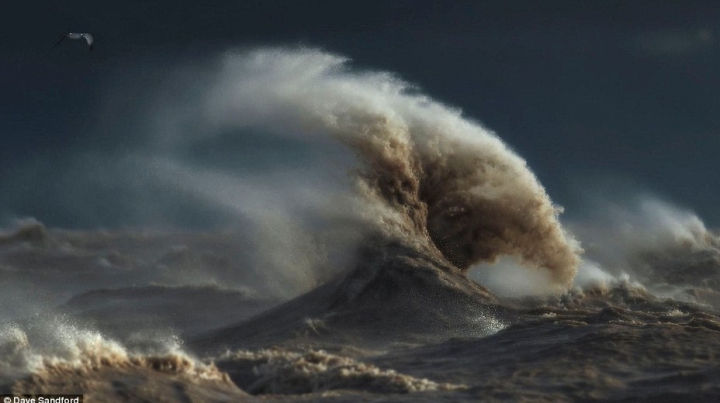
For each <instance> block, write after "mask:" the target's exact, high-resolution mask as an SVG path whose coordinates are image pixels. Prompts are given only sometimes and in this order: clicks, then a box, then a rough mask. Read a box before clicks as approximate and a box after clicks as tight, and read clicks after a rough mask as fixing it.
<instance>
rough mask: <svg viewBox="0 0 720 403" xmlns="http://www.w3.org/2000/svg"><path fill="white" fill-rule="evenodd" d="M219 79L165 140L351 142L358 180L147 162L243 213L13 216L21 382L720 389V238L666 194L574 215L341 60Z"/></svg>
mask: <svg viewBox="0 0 720 403" xmlns="http://www.w3.org/2000/svg"><path fill="white" fill-rule="evenodd" d="M202 74H203V79H202V80H199V81H200V82H202V83H203V85H204V86H203V87H202V88H201V89H199V90H197V89H193V91H190V92H191V93H192V98H193V99H192V100H191V101H188V105H192V106H193V108H190V109H188V107H187V105H186V104H183V103H182V102H180V101H177V102H175V103H173V102H170V100H168V101H167V105H165V106H163V108H165V109H162V108H161V111H160V112H158V113H159V114H164V115H165V116H176V117H177V116H183V119H185V120H183V123H186V124H185V125H183V126H184V127H185V128H186V129H185V130H178V132H177V133H175V132H170V134H168V131H167V130H164V131H163V133H162V135H158V136H155V135H152V136H151V137H153V139H152V142H153V143H154V144H155V147H154V148H153V150H155V149H158V148H160V149H167V148H173V149H177V148H178V147H180V148H182V147H189V148H193V147H195V146H196V145H197V144H202V143H203V142H207V141H213V140H217V139H218V138H220V139H226V138H227V137H228V136H230V137H232V136H243V135H246V134H247V132H248V130H250V131H256V132H257V133H263V135H264V136H269V137H271V138H276V139H280V140H281V141H282V140H283V139H290V138H293V139H297V138H300V139H302V141H304V142H307V143H308V144H314V143H324V142H328V141H330V142H336V143H337V144H338V145H340V146H341V147H342V148H343V149H344V150H346V151H347V152H349V154H347V155H348V158H344V160H345V162H347V161H352V162H351V163H350V166H349V167H348V166H344V165H343V164H339V165H338V167H340V166H342V168H332V167H330V168H328V167H327V166H326V165H322V164H318V166H317V167H315V168H317V169H318V170H320V171H322V170H323V169H325V170H327V169H331V170H332V169H340V170H347V175H343V177H345V180H344V181H341V182H342V184H336V183H334V182H332V181H328V182H326V183H325V182H324V181H320V182H323V183H322V184H317V183H314V182H312V181H311V180H309V179H307V178H305V176H310V177H311V176H313V175H317V172H316V171H315V170H313V169H309V170H308V171H306V172H302V173H297V172H295V173H293V174H292V175H293V176H292V180H290V181H283V180H280V179H278V175H277V174H276V173H275V174H267V173H264V174H253V173H247V172H234V173H233V172H229V171H227V170H225V171H222V172H221V171H219V170H216V169H210V168H207V167H201V166H195V165H192V164H188V163H187V161H185V160H182V159H181V158H178V157H177V155H178V154H177V153H176V154H171V153H154V152H147V151H145V152H138V153H134V154H133V155H129V156H127V158H124V159H122V161H121V162H120V163H119V164H120V165H121V166H125V167H127V166H132V167H135V168H138V167H141V168H142V169H143V170H144V171H143V172H146V174H145V175H146V176H149V177H151V179H145V180H150V181H153V182H154V183H158V182H160V183H163V186H167V187H173V188H175V189H179V190H180V191H182V192H184V193H185V194H186V195H188V197H191V198H193V199H194V200H199V201H202V202H207V203H208V204H210V205H212V206H216V207H218V208H225V209H234V210H236V211H238V214H240V215H241V216H243V219H244V221H242V222H243V224H235V223H233V224H229V225H228V226H227V228H226V229H222V230H202V231H201V230H173V229H167V228H165V229H162V230H160V229H111V230H83V231H70V230H61V229H47V228H45V226H44V225H43V224H42V223H40V222H38V221H34V220H27V219H26V220H19V221H17V222H16V223H15V224H14V226H8V227H7V228H6V229H4V230H3V233H2V235H0V272H1V275H2V279H3V281H2V283H0V303H1V304H2V306H3V310H2V312H0V323H1V325H0V326H1V327H0V388H2V391H3V392H4V393H16V394H21V393H30V394H33V393H83V394H85V396H86V401H108V402H110V401H155V400H157V401H198V402H200V401H203V402H204V401H207V402H211V401H218V402H219V401H252V400H255V399H260V398H262V399H264V400H278V401H317V400H327V401H358V400H364V401H412V402H415V401H428V402H435V401H478V400H481V401H520V400H523V399H525V400H526V401H548V402H550V401H552V402H556V401H604V400H613V401H653V402H655V401H717V399H720V367H719V366H718V365H717V363H718V352H719V351H720V317H719V316H718V309H720V238H718V236H717V235H716V234H714V233H713V232H712V231H710V230H708V229H706V228H705V226H704V224H703V223H702V221H700V219H699V218H697V217H696V216H694V215H693V214H692V213H690V212H686V211H683V210H682V209H679V208H676V207H674V206H671V205H668V204H665V203H663V202H661V201H659V200H656V199H652V198H648V197H643V198H638V199H637V200H635V201H632V202H628V205H627V206H626V207H624V208H612V209H608V211H607V212H598V215H600V216H601V218H600V219H595V218H592V217H591V218H588V220H586V221H579V222H572V223H567V224H566V225H563V224H562V223H561V221H560V217H559V214H560V213H561V209H560V208H559V207H558V206H556V205H554V204H553V203H552V201H551V199H550V197H549V196H548V195H547V194H546V192H545V190H544V188H543V187H542V185H541V184H540V183H539V182H538V180H537V179H536V177H535V175H534V174H533V173H532V171H531V170H530V169H529V168H528V167H527V166H526V164H525V161H524V160H523V159H522V158H521V157H519V156H518V155H517V154H515V153H514V152H513V151H512V150H511V149H510V148H508V147H507V146H506V145H505V144H504V143H503V142H502V141H501V140H500V139H499V138H498V137H497V136H496V135H495V134H494V133H492V132H490V131H488V130H487V129H485V128H483V127H482V126H481V125H479V124H478V123H476V122H473V121H471V120H469V119H467V118H465V117H463V116H462V114H461V113H460V112H459V111H457V110H454V109H451V108H448V107H446V106H444V105H442V104H440V103H438V102H435V101H433V100H432V99H430V98H428V97H426V96H424V95H422V94H420V93H418V91H417V90H416V89H414V88H412V87H410V86H408V85H407V84H406V83H404V82H402V81H401V80H400V79H398V78H397V77H395V76H393V75H389V74H387V73H380V72H356V71H353V70H351V69H350V68H348V67H347V61H346V60H345V59H343V58H341V57H338V56H335V55H331V54H327V53H324V52H321V51H317V50H308V49H261V50H256V51H251V52H240V53H229V54H226V55H224V56H223V57H221V58H220V61H219V62H218V63H214V64H213V66H212V67H211V68H208V69H207V71H205V72H203V73H202ZM178 103H180V104H182V105H179V106H178V105H177V104H178ZM171 104H172V105H171ZM176 109H177V110H176ZM187 110H193V111H194V112H195V113H194V114H191V115H190V116H188V114H187ZM187 127H191V128H193V130H190V132H188V130H187ZM180 154H182V153H180ZM123 164H124V165H123ZM253 175H255V176H253ZM319 175H321V176H322V174H319ZM280 177H282V175H280ZM107 180H112V178H107ZM289 182H292V183H289ZM238 189H240V190H238ZM570 229H571V230H572V231H570ZM571 232H572V234H574V235H572V234H571ZM580 241H582V247H581V242H580ZM583 249H584V250H583Z"/></svg>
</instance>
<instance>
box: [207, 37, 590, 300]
mask: <svg viewBox="0 0 720 403" xmlns="http://www.w3.org/2000/svg"><path fill="white" fill-rule="evenodd" d="M206 106H207V109H206V118H207V119H208V120H209V121H210V122H211V123H212V124H214V125H216V126H217V127H221V128H227V127H234V128H237V127H250V128H261V129H262V130H270V131H272V132H275V133H278V134H281V135H287V134H288V133H292V134H298V135H300V134H304V135H314V134H318V133H319V134H325V135H330V136H332V137H333V138H335V139H337V140H339V141H340V142H342V143H343V144H345V145H347V146H349V147H350V148H351V149H352V150H354V152H355V153H356V154H357V156H358V158H359V160H360V161H361V166H360V167H359V168H358V169H357V170H356V171H355V179H356V181H355V184H356V188H357V190H358V191H359V193H360V194H361V196H362V200H363V201H364V202H365V207H364V211H363V213H364V215H365V216H366V217H368V218H370V219H371V220H373V221H374V222H375V223H377V224H379V228H380V229H381V230H382V231H384V232H385V233H386V234H389V235H391V236H393V237H395V238H401V239H403V240H405V241H406V242H408V243H410V244H413V245H416V246H417V247H418V248H420V249H422V250H424V251H425V252H427V253H432V254H435V255H437V256H441V257H443V258H444V259H445V260H447V261H449V262H451V263H452V264H453V265H454V266H455V267H458V268H460V269H462V270H465V269H468V268H469V267H470V266H472V265H473V264H476V263H478V262H493V261H495V260H496V259H498V258H499V257H500V256H503V255H513V256H517V257H518V258H519V259H520V260H521V262H522V263H523V264H524V265H526V266H530V267H535V268H542V269H545V270H547V271H548V272H549V273H550V274H551V278H552V281H553V283H555V284H556V285H558V286H567V285H569V284H570V283H571V281H572V279H573V276H574V274H575V271H576V268H577V265H578V263H579V257H578V255H579V253H580V247H579V244H578V243H577V242H575V241H574V239H573V238H572V237H571V236H570V235H569V234H567V233H566V232H565V231H564V230H563V228H562V226H561V225H560V223H559V222H558V214H559V213H560V211H561V209H560V208H559V207H557V206H555V205H553V203H552V202H551V200H550V198H549V197H548V195H547V193H546V192H545V189H544V188H543V187H542V186H541V185H540V183H539V182H538V180H537V179H536V177H535V175H534V174H533V173H532V172H531V171H530V170H529V169H528V167H527V166H526V163H525V161H524V160H523V159H522V158H520V157H519V156H517V155H516V154H515V153H514V152H512V151H511V150H510V149H509V148H508V147H507V146H506V145H505V144H504V143H503V142H502V141H501V140H500V139H499V138H498V137H497V136H496V135H495V134H493V133H492V132H490V131H488V130H486V129H484V128H483V127H482V126H480V125H479V124H477V123H475V122H473V121H470V120H469V119H467V118H465V117H463V116H462V114H461V112H460V111H458V110H454V109H451V108H449V107H447V106H444V105H442V104H440V103H438V102H436V101H433V100H431V99H429V98H427V97H426V96H423V95H421V94H418V93H417V91H415V89H414V88H413V87H411V86H410V85H408V84H407V83H405V82H403V81H401V80H399V79H398V78H396V77H394V76H392V75H390V74H387V73H381V72H355V71H352V70H351V69H349V68H348V66H347V59H345V58H342V57H339V56H336V55H332V54H328V53H324V52H322V51H318V50H310V49H299V50H287V49H263V50H257V51H253V52H249V53H242V54H229V55H227V56H226V57H225V58H224V60H223V63H222V66H221V70H220V73H219V74H218V78H217V79H216V81H215V82H214V85H212V86H211V88H210V90H209V91H208V95H207V102H206Z"/></svg>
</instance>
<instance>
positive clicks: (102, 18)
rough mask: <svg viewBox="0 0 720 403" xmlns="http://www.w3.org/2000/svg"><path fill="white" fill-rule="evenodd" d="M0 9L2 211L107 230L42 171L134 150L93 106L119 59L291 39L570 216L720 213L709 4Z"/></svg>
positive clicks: (716, 70) (165, 59)
mask: <svg viewBox="0 0 720 403" xmlns="http://www.w3.org/2000/svg"><path fill="white" fill-rule="evenodd" d="M0 21H1V22H2V23H1V24H0V30H1V31H2V40H1V41H0V88H2V92H0V136H1V137H0V139H1V143H0V215H2V214H4V215H6V216H33V217H37V218H38V219H40V220H41V221H43V222H46V223H47V224H49V225H54V226H65V227H72V226H92V225H115V224H117V223H118V222H119V221H118V220H119V219H117V218H113V219H110V218H107V217H105V216H104V212H103V209H102V208H99V207H95V209H96V210H97V212H96V214H91V215H89V216H85V217H84V218H83V219H82V220H80V221H78V217H76V216H75V215H73V214H72V213H68V212H67V211H65V210H64V208H63V206H64V205H65V204H67V201H65V202H59V201H58V200H60V199H63V198H64V197H65V196H63V195H61V194H59V193H61V192H62V189H61V188H59V187H58V186H54V183H55V182H57V179H58V178H57V177H56V175H58V172H61V171H63V170H64V169H65V167H66V166H67V165H68V164H70V165H72V162H71V161H72V160H74V159H76V158H81V157H82V155H83V153H86V152H87V151H88V150H94V151H97V150H104V152H112V150H118V149H122V148H123V147H131V146H132V143H133V141H134V140H133V134H132V133H130V132H128V133H127V135H125V136H120V138H118V137H119V136H118V133H116V132H112V131H111V130H107V127H106V126H107V119H108V117H107V116H106V114H107V110H108V107H107V105H106V104H104V103H103V99H104V94H105V93H106V92H107V91H108V89H109V88H114V87H116V86H117V83H116V82H117V80H118V77H123V72H124V71H125V69H128V70H131V71H132V74H133V76H132V77H134V78H131V79H130V82H133V80H135V82H136V85H137V86H143V85H144V83H150V82H154V81H156V80H158V79H161V76H158V74H157V68H158V66H160V67H162V66H163V63H171V62H170V61H171V60H174V59H178V58H183V59H192V58H194V57H202V55H205V54H210V53H212V52H217V51H222V50H224V49H226V48H229V47H233V46H255V45H298V44H300V45H306V46H316V47H321V48H323V49H326V50H329V51H332V52H336V53H340V54H343V55H345V56H348V57H350V58H352V59H353V63H354V65H355V66H359V67H362V68H371V69H375V70H388V71H392V72H395V73H398V74H399V75H400V76H401V77H403V78H404V79H406V80H408V81H410V82H412V83H414V84H417V85H418V86H420V87H421V88H422V90H423V91H424V92H426V93H427V94H429V95H430V96H432V97H433V98H435V99H438V100H440V101H442V102H445V103H447V104H449V105H452V106H455V107H459V108H461V109H462V110H463V111H464V113H465V114H466V115H467V116H469V117H471V118H473V119H476V120H479V121H480V122H482V123H483V124H484V125H485V126H487V127H488V128H490V129H492V130H494V131H495V132H497V133H498V134H499V135H500V137H501V138H503V139H504V140H505V141H506V142H507V143H508V144H510V145H511V146H512V147H513V148H514V149H515V150H516V151H517V152H518V153H519V154H520V155H521V156H523V157H524V158H526V159H527V161H528V164H529V166H530V167H531V168H532V169H533V170H534V171H535V172H536V174H537V175H538V177H539V178H540V181H541V182H542V183H543V184H544V185H545V186H546V187H547V189H548V192H549V193H550V195H551V197H552V198H553V199H554V200H555V201H556V202H558V203H559V204H562V205H565V206H566V208H567V213H568V214H569V215H572V214H573V208H577V209H579V207H577V206H579V205H580V204H581V201H580V197H579V196H580V193H582V192H581V189H584V188H587V187H588V184H589V183H595V184H598V188H599V189H603V190H601V191H605V192H612V191H613V189H614V188H615V184H616V183H617V184H628V183H630V184H632V186H633V187H638V188H641V189H643V190H648V191H651V192H653V193H654V194H657V195H660V196H661V197H663V198H665V199H667V200H670V201H672V202H674V203H676V204H678V205H681V206H684V207H687V208H690V209H692V210H694V211H696V212H697V213H699V214H700V216H701V217H703V218H704V219H705V220H706V221H707V222H708V223H709V224H710V225H712V226H718V225H720V209H718V208H717V201H718V200H720V183H719V182H718V181H717V179H716V178H717V173H719V172H720V159H718V157H717V156H718V151H719V150H720V113H719V112H720V78H719V75H720V2H717V1H707V2H700V1H683V2H680V1H676V2H670V1H628V0H623V1H577V0H573V1H445V2H441V1H420V0H416V1H392V2H391V1H387V2H373V1H361V2H348V1H268V0H265V1H242V0H236V1H207V2H200V1H183V0H178V1H167V0H162V1H153V0H149V1H117V2H105V1H92V2H90V1H74V2H72V1H71V2H55V1H52V2H50V1H48V2H36V1H24V2H13V4H12V5H6V6H5V7H4V11H3V15H2V17H0ZM68 31H75V32H91V33H93V34H94V35H95V38H96V48H95V52H94V53H93V54H92V55H89V54H88V53H87V49H86V48H84V47H83V46H81V44H79V43H77V42H68V43H64V44H63V45H62V46H61V47H58V48H56V49H54V50H52V51H51V50H50V48H51V47H52V45H53V44H54V42H55V41H56V40H57V38H58V37H59V35H60V34H62V33H63V32H68ZM147 64H152V65H153V69H148V73H147V74H144V70H143V66H144V65H147ZM150 70H152V71H153V72H150ZM128 74H130V73H128ZM124 80H125V81H124V82H127V81H128V78H127V76H125V78H124ZM129 94H132V92H129ZM129 98H130V99H127V100H126V102H127V105H126V106H125V107H124V109H122V110H124V111H125V112H126V113H132V110H133V109H132V104H133V99H131V98H132V95H129ZM104 114H105V115H104ZM112 118H113V119H121V118H122V116H113V117H112ZM87 169H92V167H87ZM19 172H22V174H20V173H19ZM28 172H30V173H29V174H28ZM28 178H30V179H28ZM608 183H609V185H607V184H608ZM603 184H605V185H603ZM99 192H100V193H98V194H97V195H96V196H93V197H97V199H98V203H100V200H103V203H104V202H107V201H108V200H113V199H115V198H117V197H121V196H120V195H117V194H114V193H113V192H112V189H111V190H110V191H108V189H107V188H105V190H103V191H99ZM118 192H119V191H118ZM136 196H137V195H136ZM90 204H92V203H90ZM88 217H91V218H88ZM0 218H2V217H0Z"/></svg>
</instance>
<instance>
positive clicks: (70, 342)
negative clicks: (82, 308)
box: [0, 320, 227, 382]
mask: <svg viewBox="0 0 720 403" xmlns="http://www.w3.org/2000/svg"><path fill="white" fill-rule="evenodd" d="M148 342H149V343H150V344H151V345H152V346H147V345H146V346H144V347H143V348H142V349H140V348H137V349H133V348H130V347H127V346H125V345H124V344H121V343H120V342H117V341H115V340H112V339H110V338H108V337H106V336H104V335H103V334H101V333H100V332H97V331H93V330H88V329H83V328H81V327H77V326H75V325H71V324H67V323H62V322H61V321H59V320H52V321H50V322H48V323H45V324H32V325H28V326H27V327H23V326H18V325H6V326H4V327H3V328H2V329H1V330H0V356H1V357H2V361H0V380H3V379H2V378H6V379H4V381H6V382H7V381H8V380H12V379H14V378H17V377H21V376H23V375H29V374H32V375H33V377H34V379H35V380H37V379H38V378H42V377H63V376H64V375H69V374H73V375H74V376H78V375H82V374H88V373H91V372H97V371H100V370H102V369H108V368H116V369H125V370H130V371H132V370H139V369H147V370H151V371H157V372H163V373H171V374H175V375H180V376H184V377H187V378H189V379H202V380H213V381H221V382H226V381H227V377H226V375H225V374H223V373H222V372H220V371H219V370H217V368H215V367H214V366H212V365H208V364H204V363H201V362H199V361H197V360H195V359H194V358H192V357H190V356H189V355H187V354H186V353H184V352H183V351H182V350H181V349H180V345H179V341H178V340H149V341H148Z"/></svg>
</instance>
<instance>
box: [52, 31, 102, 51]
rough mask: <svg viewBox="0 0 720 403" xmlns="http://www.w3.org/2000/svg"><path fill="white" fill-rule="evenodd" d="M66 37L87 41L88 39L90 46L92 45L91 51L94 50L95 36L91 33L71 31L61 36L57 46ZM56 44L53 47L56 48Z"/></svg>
mask: <svg viewBox="0 0 720 403" xmlns="http://www.w3.org/2000/svg"><path fill="white" fill-rule="evenodd" d="M65 38H67V39H85V41H87V44H88V46H90V52H92V50H93V37H92V35H90V34H87V33H84V34H76V33H73V32H69V33H67V34H65V35H63V36H62V38H60V40H59V41H57V43H56V44H55V46H57V45H59V44H60V42H62V41H64V40H65ZM55 46H53V47H52V48H53V49H55Z"/></svg>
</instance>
